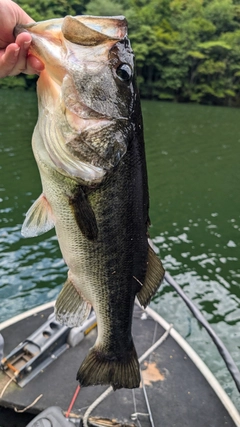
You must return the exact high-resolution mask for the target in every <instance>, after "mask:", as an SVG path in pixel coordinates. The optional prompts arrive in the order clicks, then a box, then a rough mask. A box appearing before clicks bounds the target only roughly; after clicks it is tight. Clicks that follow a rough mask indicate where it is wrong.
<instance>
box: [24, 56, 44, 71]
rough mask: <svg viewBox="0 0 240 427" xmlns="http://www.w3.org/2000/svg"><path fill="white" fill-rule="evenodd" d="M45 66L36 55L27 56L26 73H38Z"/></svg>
mask: <svg viewBox="0 0 240 427" xmlns="http://www.w3.org/2000/svg"><path fill="white" fill-rule="evenodd" d="M44 68H45V66H44V64H43V62H41V61H40V60H39V59H38V58H36V56H33V55H28V58H27V70H26V71H25V72H26V73H27V74H39V73H41V71H43V70H44Z"/></svg>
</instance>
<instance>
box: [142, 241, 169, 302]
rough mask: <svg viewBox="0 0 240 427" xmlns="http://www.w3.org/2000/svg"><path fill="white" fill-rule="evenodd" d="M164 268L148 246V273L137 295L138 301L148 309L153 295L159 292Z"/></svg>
mask: <svg viewBox="0 0 240 427" xmlns="http://www.w3.org/2000/svg"><path fill="white" fill-rule="evenodd" d="M164 273H165V271H164V268H163V266H162V263H161V260H160V258H158V256H157V255H156V254H155V252H154V250H153V249H152V248H151V246H148V263H147V272H146V276H145V280H144V283H143V285H142V288H141V290H140V291H139V292H138V293H137V297H138V301H139V302H140V304H141V305H142V306H143V307H146V306H147V305H148V304H149V302H150V300H151V298H152V297H153V295H154V294H155V293H156V292H157V290H158V288H159V286H160V284H161V282H162V280H163V277H164Z"/></svg>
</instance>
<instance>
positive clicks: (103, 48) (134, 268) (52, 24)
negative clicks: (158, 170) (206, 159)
mask: <svg viewBox="0 0 240 427" xmlns="http://www.w3.org/2000/svg"><path fill="white" fill-rule="evenodd" d="M22 30H23V27H19V28H18V30H16V31H19V32H21V31H22ZM24 30H25V31H26V30H27V31H28V32H29V33H30V34H31V37H32V40H33V42H32V47H31V48H30V52H31V54H33V55H36V56H38V57H39V58H40V59H41V61H42V62H44V64H45V70H44V71H43V72H42V73H41V75H40V78H39V81H38V105H39V118H38V123H37V125H36V128H35V131H34V134H33V144H32V145H33V152H34V155H35V158H36V162H37V165H38V168H39V172H40V176H41V181H42V187H43V193H42V195H41V196H40V197H39V199H38V200H37V201H36V202H35V203H34V204H33V206H32V207H31V208H30V209H29V211H28V213H27V215H26V219H25V221H24V224H23V227H22V233H23V235H25V236H27V237H30V236H31V235H32V236H33V235H38V234H41V233H44V232H46V231H48V230H49V229H51V228H53V227H55V230H56V234H57V237H58V242H59V246H60V249H61V252H62V255H63V258H64V260H65V262H66V264H67V266H68V268H69V271H68V278H67V280H66V282H65V284H64V286H63V288H62V290H61V292H60V295H59V296H58V299H57V302H56V306H55V314H56V318H57V319H58V320H59V321H60V322H62V323H64V324H67V325H68V326H77V325H79V324H81V323H82V322H83V321H84V320H85V319H86V317H87V316H88V315H89V313H90V310H91V307H93V308H94V310H95V312H96V316H97V323H98V336H97V340H96V343H95V345H94V346H93V347H92V348H91V349H90V350H89V353H88V355H87V356H86V358H85V359H84V361H83V362H82V364H81V366H80V368H79V371H78V373H77V379H78V380H79V382H80V384H81V385H82V386H89V385H96V384H111V385H112V386H113V388H114V389H118V388H122V387H126V388H135V387H138V386H139V383H140V373H139V363H138V358H137V354H136V350H135V347H134V343H133V339H132V334H131V327H132V313H133V305H134V299H135V297H136V296H137V297H138V299H139V301H140V303H141V304H142V305H144V306H146V305H147V304H148V303H149V301H150V299H151V297H152V295H154V293H155V292H156V291H157V289H158V287H159V285H160V283H161V280H162V278H163V275H164V269H163V267H162V264H161V261H160V259H159V258H158V257H157V256H156V254H155V253H154V252H153V250H152V249H151V247H150V246H149V244H148V238H149V236H148V227H149V216H148V208H149V197H148V183H147V170H146V160H145V151H144V140H143V126H142V116H141V108H140V101H139V95H138V92H137V88H136V79H135V72H134V55H133V52H132V49H131V46H130V42H129V40H128V38H127V25H126V21H125V19H124V18H123V17H110V18H106V17H105V18H102V17H89V16H88V17H84V16H79V17H66V18H63V19H58V20H50V21H44V22H41V23H35V24H30V25H27V26H25V27H24ZM59 40H60V41H61V43H59ZM54 45H56V49H54Z"/></svg>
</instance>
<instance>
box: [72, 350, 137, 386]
mask: <svg viewBox="0 0 240 427" xmlns="http://www.w3.org/2000/svg"><path fill="white" fill-rule="evenodd" d="M77 380H78V381H79V382H80V385H81V386H82V387H87V386H89V385H98V384H101V385H106V384H109V385H111V386H112V387H113V389H114V390H117V389H119V388H136V387H139V384H140V371H139V363H138V358H137V353H136V350H135V347H134V344H133V343H132V349H131V350H130V351H128V352H126V354H125V355H124V357H123V356H121V357H119V358H118V357H117V356H112V355H108V354H106V353H104V352H103V351H102V350H101V349H100V348H99V347H98V346H94V347H92V348H91V349H90V352H89V354H88V355H87V356H86V358H85V359H84V361H83V363H82V365H81V366H80V368H79V371H78V374H77Z"/></svg>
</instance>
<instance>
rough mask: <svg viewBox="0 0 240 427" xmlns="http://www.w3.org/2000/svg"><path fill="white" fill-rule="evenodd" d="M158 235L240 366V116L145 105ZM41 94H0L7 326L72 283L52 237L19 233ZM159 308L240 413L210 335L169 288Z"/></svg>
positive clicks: (1, 278)
mask: <svg viewBox="0 0 240 427" xmlns="http://www.w3.org/2000/svg"><path fill="white" fill-rule="evenodd" d="M142 109H143V116H144V123H145V140H146V152H147V163H148V174H149V187H150V198H151V205H150V214H151V221H152V226H151V230H150V232H151V236H152V238H153V240H154V243H155V245H156V246H157V247H158V248H159V250H160V256H161V259H162V261H163V263H164V266H165V268H166V269H167V270H168V271H169V272H170V273H171V274H172V275H173V276H174V278H175V279H176V281H177V282H178V283H179V284H180V285H181V286H182V287H183V289H184V291H185V292H186V293H187V294H188V296H190V297H191V298H192V300H193V301H194V302H195V304H196V305H197V306H198V307H199V308H200V309H201V310H202V311H203V313H204V315H205V316H206V318H207V319H208V321H209V322H210V323H211V324H212V327H213V328H214V330H215V331H216V332H217V333H218V334H219V336H220V338H221V339H222V340H223V341H224V343H225V344H226V346H227V348H228V349H229V350H230V352H231V354H232V356H233V358H234V359H235V361H236V363H237V364H238V366H239V368H240V304H239V297H240V265H239V257H240V198H239V189H240V170H239V160H240V120H239V117H240V111H239V110H238V109H230V108H221V107H208V106H199V105H191V104H172V103H160V102H146V101H145V102H143V103H142ZM36 119H37V104H36V94H35V93H31V92H18V91H11V90H2V91H0V151H1V158H0V176H1V180H0V183H1V187H0V322H1V321H3V320H6V319H7V318H10V317H12V316H13V315H16V314H18V313H21V312H22V311H25V310H26V309H30V308H32V307H34V306H37V305H39V304H42V303H44V302H47V301H50V300H53V299H54V298H56V297H57V295H58V293H59V290H60V287H61V284H63V282H64V281H65V278H66V272H67V269H66V266H65V265H64V262H63V260H62V258H61V254H60V252H59V249H58V243H57V240H56V237H55V235H54V232H50V233H48V234H46V235H43V236H40V237H38V238H35V239H24V238H22V237H21V234H20V229H21V224H22V222H23V220H24V214H25V213H26V211H27V209H28V208H29V207H30V206H31V204H32V202H33V201H34V200H35V199H36V198H37V197H38V196H39V195H40V192H41V186H40V180H39V174H38V170H37V167H36V164H35V161H34V158H33V154H32V151H31V134H32V131H33V127H34V124H35V122H36ZM152 306H153V307H154V308H155V309H156V310H157V311H158V312H159V313H160V314H161V315H162V316H163V317H164V318H165V319H166V320H167V321H169V322H171V323H173V324H174V327H175V328H176V329H177V330H178V331H179V332H180V333H181V334H182V335H183V336H184V337H185V338H186V339H187V340H188V341H189V342H190V344H191V345H192V346H193V348H195V350H196V351H197V352H198V353H199V354H200V356H201V357H202V358H203V360H204V361H205V362H206V363H207V365H208V366H209V367H210V369H211V370H212V371H213V372H214V373H215V374H216V376H217V378H218V379H219V381H220V382H221V384H222V385H223V387H224V388H225V390H226V391H227V392H228V394H229V395H230V396H231V397H232V399H233V401H234V402H235V404H236V405H237V406H238V408H239V409H240V399H239V395H238V393H237V391H236V388H235V385H234V383H233V382H232V380H231V378H230V377H229V375H228V373H227V370H226V368H225V365H224V363H223V362H222V360H221V359H220V357H219V356H218V352H217V351H216V349H215V347H214V345H213V344H212V343H211V340H210V338H209V337H208V335H207V333H206V332H205V331H204V330H203V329H202V328H201V327H200V326H199V325H198V323H197V321H196V320H195V319H193V317H192V315H191V313H190V312H189V311H188V309H187V308H186V307H185V305H184V303H183V302H182V301H181V299H180V298H179V297H178V296H177V294H176V292H175V291H173V290H172V289H171V288H170V287H169V286H167V285H166V284H162V286H161V288H160V291H159V293H158V295H157V297H156V298H155V301H154V302H152Z"/></svg>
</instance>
